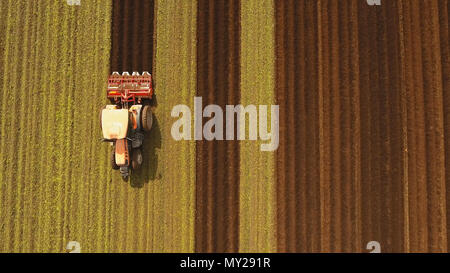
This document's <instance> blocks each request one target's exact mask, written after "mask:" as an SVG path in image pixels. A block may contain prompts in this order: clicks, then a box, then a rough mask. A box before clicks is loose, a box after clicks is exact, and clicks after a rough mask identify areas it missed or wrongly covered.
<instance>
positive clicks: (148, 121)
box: [141, 105, 153, 132]
mask: <svg viewBox="0 0 450 273" xmlns="http://www.w3.org/2000/svg"><path fill="white" fill-rule="evenodd" d="M141 121H142V127H143V128H144V131H146V132H148V131H150V130H151V129H152V124H153V114H152V109H151V107H150V106H149V105H145V106H144V107H143V108H142V120H141Z"/></svg>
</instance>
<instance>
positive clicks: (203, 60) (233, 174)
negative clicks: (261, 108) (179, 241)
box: [195, 0, 240, 252]
mask: <svg viewBox="0 0 450 273" xmlns="http://www.w3.org/2000/svg"><path fill="white" fill-rule="evenodd" d="M239 7H240V2H239V1H237V0H231V1H227V0H219V1H209V0H200V1H198V21H197V86H198V89H197V96H201V97H202V98H203V105H204V106H205V105H207V104H217V105H220V106H221V107H222V109H225V105H226V104H232V105H236V104H239V101H240V97H239V74H240V73H239V67H240V62H239V39H240V35H239V24H240V23H239V20H240V18H239ZM206 120H207V119H204V122H205V121H206ZM224 128H225V127H224ZM196 147H197V148H196V149H197V151H196V152H197V163H196V164H197V166H196V175H197V178H196V215H195V217H196V219H195V238H196V243H195V250H196V252H236V251H238V247H239V246H238V244H239V143H238V142H237V141H198V142H197V146H196Z"/></svg>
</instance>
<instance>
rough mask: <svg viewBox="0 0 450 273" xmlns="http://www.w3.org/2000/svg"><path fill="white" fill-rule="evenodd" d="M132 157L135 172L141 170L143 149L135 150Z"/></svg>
mask: <svg viewBox="0 0 450 273" xmlns="http://www.w3.org/2000/svg"><path fill="white" fill-rule="evenodd" d="M131 157H132V158H131V167H132V168H133V170H139V168H140V167H141V165H142V161H143V157H142V151H141V149H134V150H133V154H132V156H131Z"/></svg>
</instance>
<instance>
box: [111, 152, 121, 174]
mask: <svg viewBox="0 0 450 273" xmlns="http://www.w3.org/2000/svg"><path fill="white" fill-rule="evenodd" d="M111 167H112V168H113V170H118V169H119V168H120V167H119V166H117V164H116V153H115V152H114V150H113V151H112V153H111Z"/></svg>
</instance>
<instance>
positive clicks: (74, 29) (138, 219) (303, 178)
mask: <svg viewBox="0 0 450 273" xmlns="http://www.w3.org/2000/svg"><path fill="white" fill-rule="evenodd" d="M448 15H449V1H447V0H429V1H415V0H407V1H401V0H397V1H394V0H392V1H387V0H386V1H382V5H381V6H369V5H367V2H366V1H364V0H345V1H344V0H343V1H333V0H317V1H308V0H282V1H272V0H247V1H239V0H228V1H227V0H214V1H207V0H198V1H195V0H192V1H176V0H154V1H153V0H152V1H148V0H147V1H145V0H138V1H132V0H113V1H107V0H105V1H81V5H80V6H68V5H67V4H66V3H65V1H1V2H0V17H1V18H2V19H3V20H0V33H5V35H1V36H0V87H1V90H2V91H1V102H0V163H1V165H0V242H2V243H1V244H0V251H1V252H64V251H65V247H66V245H67V243H68V242H69V241H77V242H79V243H80V244H81V251H82V252H194V251H196V252H236V251H240V252H265V251H266V252H267V251H268V252H368V251H369V250H367V249H366V246H367V244H368V243H369V242H370V241H377V242H379V243H380V245H381V251H382V252H419V251H420V252H427V251H432V252H447V251H448V243H449V240H448V236H449V231H450V229H449V228H448V227H449V224H450V214H449V212H450V210H449V209H447V203H448V202H450V199H449V197H450V195H449V190H448V189H450V165H449V160H448V159H449V158H450V146H449V135H450V90H449V88H450V84H449V76H448V75H450V71H449V44H448V41H449V36H448V26H449V16H448ZM146 70H147V71H151V72H152V74H153V76H154V79H155V86H156V95H157V102H158V104H157V106H156V108H155V109H154V118H155V121H156V123H155V124H154V128H153V130H152V132H151V133H150V134H149V135H148V136H147V139H146V141H145V144H144V151H145V154H144V160H145V163H144V166H143V168H142V169H141V170H140V171H138V172H136V173H134V174H132V176H131V179H130V182H129V183H128V184H127V183H124V182H122V180H121V178H120V176H119V174H118V173H117V172H113V171H112V170H110V166H109V164H108V163H109V153H110V149H111V148H110V147H109V146H108V145H107V144H106V143H101V142H100V141H99V138H100V128H98V120H97V118H98V109H100V107H101V106H102V105H104V104H105V103H106V99H105V97H104V96H105V82H106V78H107V75H108V73H110V72H111V71H120V72H122V71H129V72H130V73H131V72H132V71H139V72H142V71H146ZM194 96H201V97H202V99H203V107H205V106H206V105H208V104H217V105H219V106H221V107H222V109H224V110H225V105H237V104H243V105H249V104H254V105H258V104H262V105H271V104H278V105H279V109H280V120H279V127H280V144H279V148H278V150H277V151H276V152H261V151H260V144H261V143H264V142H265V141H262V140H258V141H221V140H220V141H219V140H215V141H206V140H202V141H194V140H191V141H175V140H173V138H172V136H171V132H170V130H171V126H172V124H173V122H174V121H175V119H174V118H173V117H172V116H171V110H172V107H174V106H175V105H178V104H185V105H187V106H188V107H190V109H191V111H193V110H194V107H193V101H194ZM207 120H208V118H204V119H203V122H204V123H205V122H206V121H207ZM192 124H193V122H192ZM224 125H225V124H224ZM247 133H248V128H247ZM247 137H248V135H247Z"/></svg>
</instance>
